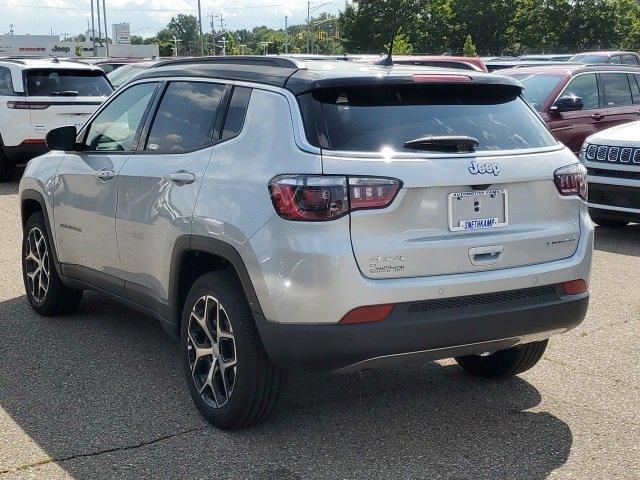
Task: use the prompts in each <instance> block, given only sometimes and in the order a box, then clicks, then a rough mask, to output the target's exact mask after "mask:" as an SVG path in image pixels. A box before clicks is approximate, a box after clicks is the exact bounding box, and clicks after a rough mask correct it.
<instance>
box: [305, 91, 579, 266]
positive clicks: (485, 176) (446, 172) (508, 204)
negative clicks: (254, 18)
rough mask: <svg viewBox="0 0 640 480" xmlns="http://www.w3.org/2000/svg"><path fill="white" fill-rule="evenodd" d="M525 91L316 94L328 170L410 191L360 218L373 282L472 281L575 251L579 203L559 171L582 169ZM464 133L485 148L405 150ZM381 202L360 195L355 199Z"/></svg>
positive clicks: (361, 257)
mask: <svg viewBox="0 0 640 480" xmlns="http://www.w3.org/2000/svg"><path fill="white" fill-rule="evenodd" d="M518 92H519V90H518V89H516V87H505V86H495V85H492V86H487V85H451V84H445V85H442V84H431V85H396V86H389V85H386V86H380V85H379V86H372V87H366V86H358V87H341V88H330V89H329V88H328V89H323V90H322V91H316V92H314V94H313V95H314V99H315V101H316V102H317V103H319V104H320V108H318V109H316V110H318V111H320V112H321V116H322V118H321V120H322V122H318V121H316V125H323V124H324V125H326V131H323V132H321V133H322V134H321V135H320V138H323V139H326V143H325V144H324V148H323V172H324V173H325V174H336V175H347V176H349V177H350V180H349V182H350V184H351V185H354V183H353V182H354V179H353V177H356V176H364V177H392V178H396V179H399V180H400V181H401V182H402V183H403V186H402V189H401V190H400V192H399V193H398V195H397V197H396V198H395V200H394V201H393V202H392V203H391V205H390V206H389V207H386V208H381V209H378V210H362V211H355V212H352V213H351V240H352V246H353V252H354V255H355V258H356V261H357V263H358V266H359V267H360V270H361V272H362V273H363V275H364V276H366V277H369V278H400V277H419V276H430V275H444V274H460V273H470V272H475V271H484V270H492V269H500V268H510V267H517V266H522V265H531V264H537V263H544V262H550V261H554V260H558V259H561V258H566V257H569V256H571V255H572V254H573V253H574V252H575V249H576V245H577V240H578V238H579V235H580V231H579V202H577V201H575V200H570V201H567V200H566V199H565V198H562V197H560V195H559V194H558V191H557V190H556V187H555V185H554V182H553V172H554V171H555V169H557V168H559V167H561V166H565V165H567V164H568V163H572V162H575V161H577V160H575V159H571V158H570V157H568V156H567V153H566V151H565V150H563V149H562V147H561V146H560V145H559V144H558V143H557V142H556V141H555V139H554V138H553V137H552V136H551V134H550V133H549V131H548V130H547V128H546V127H545V125H544V124H543V122H542V121H541V120H540V119H539V117H538V116H537V115H536V114H535V112H534V111H533V110H531V108H530V107H529V106H528V105H527V104H526V102H525V101H524V100H523V99H522V98H520V97H519V96H518ZM317 120H318V119H317ZM460 135H463V136H471V137H473V138H475V139H476V140H477V141H478V143H479V146H478V148H477V151H475V152H469V153H457V152H455V153H451V152H450V151H449V152H447V151H437V149H430V150H429V151H420V150H416V149H412V148H405V146H404V142H406V141H408V140H411V139H415V138H421V137H425V136H460ZM430 148H431V147H430ZM367 152H369V153H367ZM369 183H371V182H369ZM379 190H380V191H379ZM381 192H382V193H381ZM383 193H384V192H383V189H382V188H376V187H373V188H368V189H365V191H360V190H358V189H357V187H356V186H354V187H352V190H351V195H352V198H363V197H364V198H369V197H370V198H374V197H375V196H376V195H381V194H383Z"/></svg>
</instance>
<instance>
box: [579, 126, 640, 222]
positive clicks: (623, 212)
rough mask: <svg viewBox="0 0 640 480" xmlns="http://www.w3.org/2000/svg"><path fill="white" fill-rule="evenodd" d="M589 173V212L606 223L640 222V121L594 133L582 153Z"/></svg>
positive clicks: (586, 142)
mask: <svg viewBox="0 0 640 480" xmlns="http://www.w3.org/2000/svg"><path fill="white" fill-rule="evenodd" d="M580 158H581V160H582V162H583V163H584V164H585V166H586V167H587V171H588V174H589V213H590V214H591V219H592V220H593V221H594V222H595V223H597V224H598V225H601V226H603V227H611V228H621V227H624V226H626V225H627V224H628V223H629V222H640V122H631V123H625V124H623V125H618V126H616V127H612V128H608V129H607V130H602V131H600V132H598V133H596V134H594V135H591V136H590V137H589V138H587V139H586V140H585V142H584V146H583V147H582V152H581V155H580Z"/></svg>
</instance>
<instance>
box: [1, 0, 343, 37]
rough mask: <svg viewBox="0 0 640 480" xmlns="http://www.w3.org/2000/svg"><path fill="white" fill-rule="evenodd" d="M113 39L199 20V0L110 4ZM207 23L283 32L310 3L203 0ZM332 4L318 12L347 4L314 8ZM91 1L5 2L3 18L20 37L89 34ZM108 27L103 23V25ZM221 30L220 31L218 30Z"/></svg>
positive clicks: (298, 19) (109, 1) (206, 26)
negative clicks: (183, 18) (214, 18)
mask: <svg viewBox="0 0 640 480" xmlns="http://www.w3.org/2000/svg"><path fill="white" fill-rule="evenodd" d="M106 2H107V20H108V25H109V34H111V24H112V23H118V22H129V23H131V30H132V33H133V34H137V35H144V36H151V35H152V34H154V33H155V32H157V31H158V30H160V29H161V28H163V27H164V26H165V25H166V24H167V23H168V21H169V20H170V19H171V17H172V16H174V15H177V14H178V13H184V14H192V15H197V12H198V10H197V0H150V1H148V0H106ZM201 2H202V23H203V28H204V30H208V29H209V19H208V17H207V15H209V14H214V15H216V14H222V15H223V17H224V20H225V26H226V28H228V29H232V30H235V29H239V28H248V29H250V28H253V27H255V26H259V25H267V26H269V27H280V26H282V25H283V24H284V17H285V15H286V16H288V17H289V24H290V25H294V24H299V23H304V21H305V20H306V16H307V2H306V1H305V0H201ZM314 3H315V5H321V4H322V3H328V4H327V5H324V6H322V7H320V8H319V9H318V10H317V11H316V12H314V13H316V14H317V13H320V12H332V13H336V12H337V11H338V10H339V9H340V8H342V7H343V6H344V2H343V0H334V1H331V0H327V2H324V1H322V2H319V1H316V2H312V6H313V4H314ZM90 9H91V3H90V1H89V0H0V18H2V19H3V24H4V25H5V28H6V27H8V24H13V25H14V30H15V33H16V34H26V33H29V34H32V35H37V34H39V35H43V34H48V33H49V32H50V31H51V30H53V32H54V33H57V34H64V33H67V34H69V35H76V34H78V33H81V32H84V31H86V30H87V20H90V11H91V10H90ZM101 13H102V12H101ZM103 22H104V20H103ZM216 28H217V26H216Z"/></svg>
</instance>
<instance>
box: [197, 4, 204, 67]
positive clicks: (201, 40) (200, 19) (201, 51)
mask: <svg viewBox="0 0 640 480" xmlns="http://www.w3.org/2000/svg"><path fill="white" fill-rule="evenodd" d="M198 29H199V30H200V56H204V37H203V36H202V9H201V7H200V0H198Z"/></svg>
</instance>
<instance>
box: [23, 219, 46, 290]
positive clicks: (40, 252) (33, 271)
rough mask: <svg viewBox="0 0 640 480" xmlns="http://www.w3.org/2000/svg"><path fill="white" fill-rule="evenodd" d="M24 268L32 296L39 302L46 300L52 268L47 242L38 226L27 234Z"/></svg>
mask: <svg viewBox="0 0 640 480" xmlns="http://www.w3.org/2000/svg"><path fill="white" fill-rule="evenodd" d="M24 269H25V275H26V276H27V284H28V288H29V292H30V293H31V296H32V297H33V299H34V300H35V301H36V302H38V303H42V302H44V299H45V298H46V296H47V291H48V290H49V278H50V273H51V270H50V261H49V249H48V248H47V242H46V241H45V238H44V235H43V233H42V230H40V229H39V228H38V227H33V228H32V229H31V231H30V232H29V235H28V236H27V240H26V249H25V266H24Z"/></svg>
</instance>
